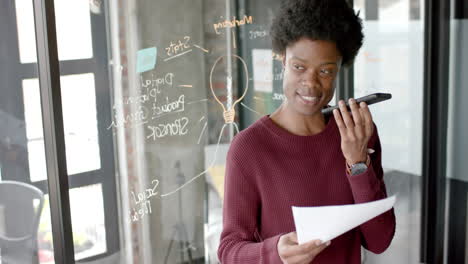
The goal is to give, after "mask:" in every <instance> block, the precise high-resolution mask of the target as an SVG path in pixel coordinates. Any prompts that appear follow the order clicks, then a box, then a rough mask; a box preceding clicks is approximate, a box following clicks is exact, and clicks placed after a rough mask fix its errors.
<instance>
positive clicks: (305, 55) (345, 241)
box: [218, 0, 395, 264]
mask: <svg viewBox="0 0 468 264" xmlns="http://www.w3.org/2000/svg"><path fill="white" fill-rule="evenodd" d="M358 15H359V14H358V13H357V14H356V13H355V12H354V10H353V8H352V7H350V6H349V5H348V4H347V3H346V1H345V0H286V1H285V2H283V4H282V6H281V8H280V10H279V13H278V14H277V16H276V17H275V19H274V20H273V24H272V27H271V37H272V43H273V50H274V51H275V52H277V53H279V54H281V55H282V57H283V70H284V71H283V73H284V78H283V90H284V95H285V98H286V99H285V100H284V102H283V103H282V104H281V106H280V107H279V108H278V109H277V110H275V111H274V112H273V113H272V114H270V115H266V116H263V117H261V118H260V119H259V120H257V121H256V122H255V123H254V124H252V125H251V126H249V127H248V128H247V129H245V130H243V131H241V132H240V133H239V134H237V135H236V136H235V137H234V139H233V141H232V143H231V146H230V149H229V152H228V155H227V160H226V178H225V190H224V205H223V231H222V234H221V241H220V245H219V248H218V257H219V259H220V261H221V263H223V264H230V263H242V264H249V263H252V264H254V263H255V264H257V263H265V264H276V263H288V264H289V263H294V264H303V263H304V264H305V263H314V264H316V263H317V264H320V263H327V264H330V263H346V264H358V263H361V246H363V247H365V248H366V249H368V250H369V251H371V252H374V253H377V254H378V253H381V252H383V251H385V250H386V249H387V248H388V247H389V245H390V243H391V241H392V239H393V236H394V233H395V214H394V211H393V209H391V210H390V211H387V212H385V213H383V214H381V215H379V216H377V217H375V218H373V219H371V220H369V221H368V222H366V223H364V224H362V225H360V226H358V227H356V228H354V229H352V230H350V231H348V232H346V233H344V234H342V235H340V236H338V237H336V238H334V239H332V240H331V241H320V240H313V241H309V242H305V243H302V244H299V243H298V240H297V234H296V232H295V226H294V220H293V216H292V210H291V206H327V205H345V204H354V203H364V202H371V201H375V200H379V199H383V198H386V197H387V192H386V187H385V183H384V179H383V169H382V159H381V157H382V156H381V145H380V140H379V136H378V133H377V127H376V126H375V124H374V122H373V120H372V115H371V112H370V111H369V108H368V107H367V105H366V104H365V103H360V104H357V103H356V101H355V100H354V99H353V98H351V99H349V103H350V109H351V111H348V110H347V108H346V106H345V104H344V101H343V100H341V101H340V102H339V106H340V108H339V110H338V109H336V110H334V112H333V116H330V117H327V116H324V115H323V114H322V113H321V110H322V109H323V108H324V107H326V106H327V105H328V103H329V102H330V100H331V99H332V98H333V94H334V90H335V85H336V79H337V76H338V73H339V71H340V69H341V67H342V66H343V67H346V66H348V65H351V64H352V63H353V60H354V58H355V57H356V55H357V53H358V51H359V49H360V48H361V46H362V43H363V39H364V36H363V34H362V25H361V19H360V18H359V16H358ZM343 221H346V215H343Z"/></svg>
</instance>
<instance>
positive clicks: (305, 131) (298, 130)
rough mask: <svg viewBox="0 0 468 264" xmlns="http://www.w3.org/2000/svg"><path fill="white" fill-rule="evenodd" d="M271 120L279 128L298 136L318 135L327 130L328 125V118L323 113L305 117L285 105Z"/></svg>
mask: <svg viewBox="0 0 468 264" xmlns="http://www.w3.org/2000/svg"><path fill="white" fill-rule="evenodd" d="M270 118H271V119H272V120H273V122H274V123H275V124H276V125H278V126H279V127H281V128H283V129H285V130H287V131H288V132H290V133H292V134H294V135H298V136H311V135H315V134H318V133H320V132H322V131H323V130H324V129H325V127H326V124H327V123H328V118H325V117H324V115H323V114H322V113H321V112H318V113H315V114H311V115H304V114H301V113H298V112H295V111H293V110H291V109H288V108H287V107H285V105H284V104H283V105H281V106H280V107H279V108H278V109H277V110H276V111H275V112H273V113H272V114H271V115H270Z"/></svg>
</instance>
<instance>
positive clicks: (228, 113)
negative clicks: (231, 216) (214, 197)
mask: <svg viewBox="0 0 468 264" xmlns="http://www.w3.org/2000/svg"><path fill="white" fill-rule="evenodd" d="M228 56H232V57H234V58H235V59H238V60H239V61H240V62H241V63H240V65H242V67H243V68H244V72H245V80H246V81H245V86H244V93H243V94H242V96H241V97H239V98H238V99H237V100H236V101H234V102H232V101H233V95H232V76H231V75H228V76H227V77H226V88H227V100H226V106H224V104H223V103H222V102H221V100H220V99H219V98H218V97H217V95H216V94H215V92H214V89H213V72H214V69H215V68H216V66H217V64H218V63H219V62H220V61H221V59H223V58H225V57H228ZM210 89H211V92H212V94H213V97H214V98H215V100H216V101H217V102H218V104H219V105H221V108H222V110H223V118H224V125H223V126H222V128H221V131H220V132H219V136H218V142H217V144H216V148H215V151H214V158H213V160H212V161H211V162H210V164H209V166H208V167H207V168H206V169H205V170H204V171H203V172H201V173H199V174H198V175H196V176H195V177H193V178H192V179H190V180H189V181H187V182H186V183H184V184H182V185H180V186H179V187H178V188H176V189H175V190H173V191H171V192H169V193H165V194H161V197H166V196H169V195H172V194H174V193H176V192H177V191H179V190H181V189H183V188H184V187H185V186H187V185H188V184H190V183H191V182H193V181H195V180H196V179H198V178H199V177H201V176H203V175H204V174H206V173H207V172H208V171H209V169H210V168H213V167H214V166H215V164H216V157H217V154H218V149H219V144H220V142H221V136H222V135H223V132H224V129H225V128H226V126H228V125H233V126H234V127H235V128H236V131H237V133H239V127H238V126H237V124H236V123H235V122H234V120H235V117H236V111H235V106H236V105H237V104H238V103H239V102H241V101H242V99H244V97H245V95H246V94H247V91H248V89H249V72H248V68H247V64H246V63H245V61H244V59H242V58H241V57H239V56H237V55H234V54H233V55H223V56H220V57H219V58H217V59H216V61H215V62H214V64H213V66H212V68H211V71H210ZM200 120H201V119H200ZM203 131H204V129H203ZM203 131H202V133H203Z"/></svg>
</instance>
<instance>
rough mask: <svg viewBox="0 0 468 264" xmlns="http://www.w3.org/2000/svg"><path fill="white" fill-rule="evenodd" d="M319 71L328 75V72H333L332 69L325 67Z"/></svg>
mask: <svg viewBox="0 0 468 264" xmlns="http://www.w3.org/2000/svg"><path fill="white" fill-rule="evenodd" d="M320 73H322V74H325V75H330V74H332V73H333V71H332V70H327V69H322V70H321V71H320Z"/></svg>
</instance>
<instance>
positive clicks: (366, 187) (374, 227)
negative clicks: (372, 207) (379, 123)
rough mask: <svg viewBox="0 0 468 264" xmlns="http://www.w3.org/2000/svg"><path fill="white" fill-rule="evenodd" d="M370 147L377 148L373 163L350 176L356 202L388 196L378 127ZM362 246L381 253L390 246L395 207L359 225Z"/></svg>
mask: <svg viewBox="0 0 468 264" xmlns="http://www.w3.org/2000/svg"><path fill="white" fill-rule="evenodd" d="M369 147H370V148H373V149H374V150H375V152H374V153H372V154H370V157H371V165H370V166H369V168H368V169H367V171H365V172H364V173H362V174H359V175H353V176H348V179H349V182H350V185H351V190H352V193H353V197H354V202H355V203H365V202H371V201H375V200H380V199H384V198H386V197H387V191H386V188H385V183H384V180H383V169H382V149H381V145H380V139H379V136H378V133H377V128H376V127H375V129H374V135H373V136H372V138H371V140H370V141H369ZM359 230H360V232H361V238H362V241H361V243H362V246H363V247H364V248H366V249H367V250H369V251H371V252H373V253H376V254H380V253H382V252H384V251H385V250H386V249H387V248H388V247H389V246H390V243H391V241H392V239H393V236H394V234H395V213H394V210H393V208H392V209H391V210H389V211H387V212H385V213H383V214H381V215H379V216H377V217H375V218H373V219H371V220H369V221H367V222H366V223H364V224H362V225H360V226H359Z"/></svg>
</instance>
